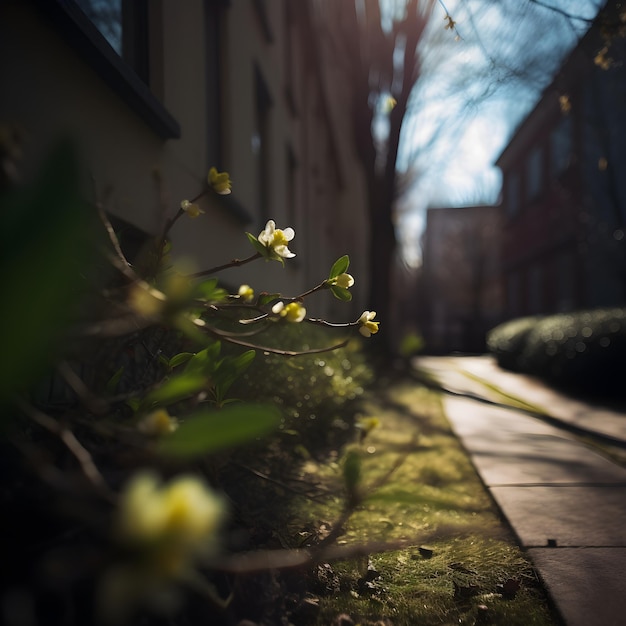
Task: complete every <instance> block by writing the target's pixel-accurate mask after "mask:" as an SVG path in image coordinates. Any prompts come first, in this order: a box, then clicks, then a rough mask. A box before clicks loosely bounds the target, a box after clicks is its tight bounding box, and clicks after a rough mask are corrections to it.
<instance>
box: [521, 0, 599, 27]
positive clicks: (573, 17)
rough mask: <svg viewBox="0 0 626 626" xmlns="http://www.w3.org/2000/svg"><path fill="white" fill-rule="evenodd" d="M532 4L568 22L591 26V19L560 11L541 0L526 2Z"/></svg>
mask: <svg viewBox="0 0 626 626" xmlns="http://www.w3.org/2000/svg"><path fill="white" fill-rule="evenodd" d="M528 1H529V2H530V3H532V4H536V5H537V6H539V7H542V8H544V9H548V10H549V11H553V12H554V13H558V14H559V15H562V16H563V17H566V18H567V19H568V20H577V21H579V22H584V23H585V24H593V21H594V18H591V17H583V16H582V15H575V14H574V13H570V12H569V11H566V10H565V9H561V8H560V7H555V6H553V5H552V4H548V3H546V2H543V1H542V0H528Z"/></svg>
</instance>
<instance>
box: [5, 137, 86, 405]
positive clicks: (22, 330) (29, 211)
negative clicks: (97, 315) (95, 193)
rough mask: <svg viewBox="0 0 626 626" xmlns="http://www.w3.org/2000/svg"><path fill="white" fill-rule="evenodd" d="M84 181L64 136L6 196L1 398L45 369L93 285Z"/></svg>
mask: <svg viewBox="0 0 626 626" xmlns="http://www.w3.org/2000/svg"><path fill="white" fill-rule="evenodd" d="M79 184H80V168H79V165H78V162H77V158H76V154H75V152H74V149H73V146H72V145H71V144H70V143H68V142H64V143H61V144H59V145H58V146H57V147H56V148H55V150H54V151H53V152H52V154H51V155H50V157H49V158H48V160H47V161H46V162H45V164H44V167H43V170H42V172H41V173H40V175H39V176H38V178H37V179H36V180H35V181H34V182H33V183H32V184H31V185H29V186H24V187H21V188H16V189H12V190H10V191H8V192H6V193H4V194H2V195H1V196H0V250H1V252H0V274H1V275H2V277H3V278H2V280H3V291H2V296H3V300H4V302H5V306H4V307H3V313H2V324H1V325H0V342H1V344H2V348H3V351H4V353H5V355H9V356H8V358H3V359H2V362H1V364H0V403H1V402H2V401H3V400H5V399H6V398H7V396H8V395H9V394H10V393H11V392H12V391H14V390H15V389H19V388H21V389H23V388H25V387H27V386H28V385H29V384H30V383H32V382H33V381H35V380H36V379H37V378H38V377H40V376H41V375H42V373H43V372H45V370H46V368H47V367H48V366H49V365H50V362H51V360H52V357H53V355H54V354H55V353H56V350H57V348H58V347H59V345H60V342H61V340H62V338H63V337H64V335H65V334H66V331H67V330H68V325H69V324H70V322H71V321H72V319H73V317H74V315H75V314H76V313H77V309H78V305H79V303H80V302H81V300H82V295H83V292H84V291H85V289H86V288H87V287H88V281H89V278H90V274H91V273H92V268H91V266H92V265H93V260H94V259H93V257H92V255H91V252H92V250H93V245H94V242H95V236H94V230H93V222H92V220H91V219H90V213H89V212H88V211H87V209H86V206H85V203H84V202H82V201H81V199H80V196H79Z"/></svg>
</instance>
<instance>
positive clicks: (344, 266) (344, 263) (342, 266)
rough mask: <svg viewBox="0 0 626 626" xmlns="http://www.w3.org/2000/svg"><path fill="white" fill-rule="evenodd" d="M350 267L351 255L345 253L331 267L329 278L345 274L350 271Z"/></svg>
mask: <svg viewBox="0 0 626 626" xmlns="http://www.w3.org/2000/svg"><path fill="white" fill-rule="evenodd" d="M348 267H350V257H349V256H348V255H347V254H344V255H343V256H342V257H340V258H338V259H337V260H336V261H335V262H334V263H333V266H332V267H331V268H330V274H328V278H329V280H330V279H331V278H336V277H337V276H339V274H344V273H345V272H346V271H348Z"/></svg>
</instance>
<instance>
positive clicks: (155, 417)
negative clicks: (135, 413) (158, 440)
mask: <svg viewBox="0 0 626 626" xmlns="http://www.w3.org/2000/svg"><path fill="white" fill-rule="evenodd" d="M137 428H139V430H140V431H141V432H142V433H145V434H146V435H154V436H158V435H169V434H170V433H173V432H174V431H175V430H176V429H177V428H178V421H177V420H176V418H174V417H172V416H171V415H170V414H169V413H168V412H167V409H157V410H156V411H152V413H149V414H148V415H146V416H145V417H144V418H143V419H142V420H141V421H140V422H139V424H138V426H137Z"/></svg>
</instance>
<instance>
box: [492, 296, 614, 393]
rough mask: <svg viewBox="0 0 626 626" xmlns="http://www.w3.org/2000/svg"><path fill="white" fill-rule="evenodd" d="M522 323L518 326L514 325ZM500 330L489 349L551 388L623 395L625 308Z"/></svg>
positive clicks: (555, 317)
mask: <svg viewBox="0 0 626 626" xmlns="http://www.w3.org/2000/svg"><path fill="white" fill-rule="evenodd" d="M515 322H517V323H515ZM515 322H512V323H510V324H505V325H502V326H500V327H497V328H495V329H494V330H493V331H491V333H490V334H489V336H488V346H489V348H490V350H491V351H492V352H494V354H495V355H496V357H497V358H498V362H499V363H500V364H501V365H503V366H505V367H507V366H509V363H513V367H514V368H515V369H517V370H519V371H523V372H526V373H530V374H533V375H536V376H540V377H542V378H544V379H546V380H547V381H549V382H550V383H552V384H555V385H559V386H563V387H568V388H572V389H578V390H582V391H586V392H591V393H597V394H623V393H624V387H623V364H624V362H625V360H626V309H624V308H612V309H598V310H592V311H579V312H576V313H564V314H559V315H550V316H546V317H543V318H540V319H537V318H535V319H534V320H533V322H532V323H531V324H528V321H525V320H516V321H515Z"/></svg>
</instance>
